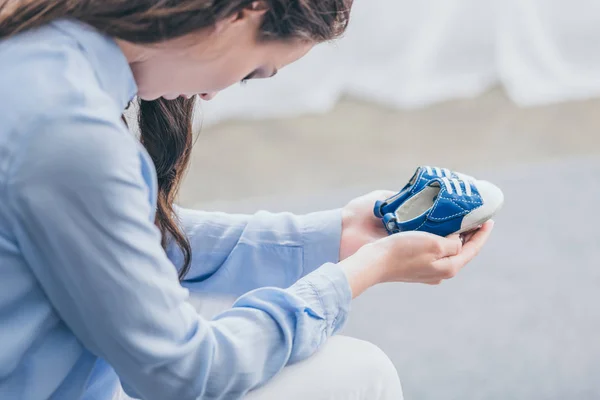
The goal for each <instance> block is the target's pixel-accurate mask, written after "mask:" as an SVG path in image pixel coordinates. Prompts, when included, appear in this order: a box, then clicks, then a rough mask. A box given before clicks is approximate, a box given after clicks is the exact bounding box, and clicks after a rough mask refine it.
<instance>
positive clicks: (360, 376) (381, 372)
mask: <svg viewBox="0 0 600 400" xmlns="http://www.w3.org/2000/svg"><path fill="white" fill-rule="evenodd" d="M341 338H342V341H344V342H345V343H342V344H343V346H344V347H346V348H347V351H349V352H350V354H351V357H352V358H353V359H355V360H357V363H350V364H354V365H353V367H354V373H353V379H355V380H354V381H353V382H354V384H357V383H358V382H361V384H360V385H359V386H361V391H362V390H364V391H365V393H368V394H369V396H367V397H364V398H369V399H371V398H372V399H378V400H401V399H402V386H401V383H400V378H399V376H398V371H397V370H396V368H395V367H394V364H393V363H392V361H391V360H390V358H389V357H388V356H387V354H385V353H384V352H383V350H381V349H380V348H379V347H378V346H376V345H374V344H373V343H370V342H367V341H364V340H359V339H354V338H348V337H341Z"/></svg>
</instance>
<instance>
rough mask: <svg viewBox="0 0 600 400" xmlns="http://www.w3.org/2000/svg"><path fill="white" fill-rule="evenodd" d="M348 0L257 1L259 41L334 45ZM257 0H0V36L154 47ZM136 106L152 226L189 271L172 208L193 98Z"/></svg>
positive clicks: (187, 250) (185, 157)
mask: <svg viewBox="0 0 600 400" xmlns="http://www.w3.org/2000/svg"><path fill="white" fill-rule="evenodd" d="M352 1H353V0H260V3H262V5H264V8H265V9H266V12H265V14H264V19H263V22H262V24H261V27H260V29H259V32H258V35H259V39H261V40H289V39H300V40H306V41H310V42H313V43H320V42H325V41H329V40H333V39H335V38H337V37H339V36H340V35H341V34H342V33H343V32H344V31H345V29H346V27H347V24H348V21H349V18H350V8H351V6H352ZM253 3H256V0H255V1H253V0H135V1H134V0H54V1H51V0H0V39H4V38H7V37H9V36H11V35H15V34H18V33H19V32H22V31H25V30H29V29H32V28H36V27H39V26H42V25H44V24H47V23H49V22H52V21H54V20H57V19H75V20H78V21H80V22H83V23H86V24H88V25H91V26H92V27H94V28H95V29H97V30H98V31H100V32H102V33H104V34H106V35H109V36H111V37H115V38H118V39H121V40H125V41H128V42H132V43H138V44H149V43H158V42H162V41H165V40H169V39H175V38H177V37H180V36H183V35H187V34H189V33H193V32H196V31H199V30H202V29H205V28H210V27H211V26H213V25H214V24H215V23H216V22H217V21H220V20H222V19H224V18H228V17H230V16H233V15H235V14H236V13H239V12H241V11H242V10H243V9H245V8H247V7H250V6H251V5H252V4H253ZM138 102H139V113H138V120H137V122H138V125H139V132H140V134H141V142H142V144H143V145H144V146H145V148H146V149H147V150H148V152H149V154H150V156H151V157H152V160H153V161H154V165H155V167H156V172H157V176H158V191H159V192H158V207H157V212H156V221H155V223H156V225H157V226H158V228H159V229H160V231H161V233H162V245H163V247H166V245H167V242H168V241H169V240H170V238H171V239H172V240H174V241H175V242H176V243H177V245H178V246H179V248H180V249H181V251H182V253H183V256H184V263H183V265H182V268H181V269H180V271H179V277H180V279H183V277H184V276H185V275H186V273H187V271H188V270H189V268H190V262H191V256H192V254H191V247H190V243H189V241H188V239H187V238H186V236H185V234H184V233H183V232H182V230H181V228H180V227H179V224H178V221H177V216H176V214H175V212H174V210H173V203H174V201H175V198H176V196H177V192H178V189H179V187H180V184H181V180H182V177H183V175H184V173H185V170H186V169H187V166H188V164H189V160H190V154H191V149H192V145H193V134H192V119H193V114H194V109H195V99H183V98H179V99H176V100H165V99H162V98H161V99H158V100H154V101H143V100H138Z"/></svg>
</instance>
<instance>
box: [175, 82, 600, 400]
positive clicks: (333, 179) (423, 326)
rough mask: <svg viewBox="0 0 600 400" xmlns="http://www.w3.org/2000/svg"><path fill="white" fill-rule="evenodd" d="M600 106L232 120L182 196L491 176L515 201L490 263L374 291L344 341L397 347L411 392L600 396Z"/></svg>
mask: <svg viewBox="0 0 600 400" xmlns="http://www.w3.org/2000/svg"><path fill="white" fill-rule="evenodd" d="M599 111H600V101H588V102H580V103H569V104H562V105H553V106H549V107H540V108H537V109H528V110H521V109H518V108H516V107H514V106H513V105H512V104H510V102H508V100H507V99H506V98H505V97H504V95H503V93H502V92H501V91H499V90H494V91H491V92H490V93H488V94H486V95H485V96H483V97H481V98H478V99H473V100H465V101H456V102H449V103H445V104H441V105H438V106H434V107H431V108H428V109H426V110H419V111H413V112H398V111H393V110H388V109H385V108H382V107H377V106H375V105H368V104H362V103H357V102H352V101H348V100H347V101H344V102H343V103H342V104H341V105H340V106H339V107H337V109H336V110H334V112H332V113H331V114H328V115H325V116H312V117H303V118H298V119H292V120H280V121H265V122H261V123H256V122H254V123H244V122H235V123H227V124H223V125H220V126H217V127H213V128H210V129H206V130H204V131H203V132H202V134H201V136H200V138H199V140H198V144H197V149H196V150H195V154H194V163H193V166H192V170H191V172H190V174H189V175H188V178H187V181H186V182H185V187H184V190H183V192H182V196H181V203H182V204H184V205H186V206H193V207H197V208H203V209H215V210H223V211H229V212H252V211H255V210H257V209H261V208H262V209H269V210H272V211H282V210H288V211H293V212H298V213H302V212H308V211H312V210H316V209H325V208H331V207H337V206H340V205H342V204H344V203H345V201H347V200H348V199H349V198H351V197H353V196H355V195H358V194H360V193H363V192H366V191H368V190H372V189H375V188H389V189H396V188H399V187H400V186H401V185H403V184H404V181H405V180H406V179H407V178H408V175H410V173H411V172H412V169H413V168H414V166H416V165H418V164H421V163H432V164H436V165H438V164H439V165H443V166H450V167H452V168H456V169H460V170H462V171H464V172H467V173H471V174H474V175H477V176H480V177H485V178H487V179H490V180H492V181H493V182H495V183H496V184H497V185H499V186H500V187H501V188H502V189H503V190H504V192H505V195H506V205H505V207H504V209H503V210H502V212H501V213H500V214H499V215H498V216H497V218H496V221H497V224H496V229H495V232H494V234H493V236H492V239H491V240H490V243H489V244H488V246H486V248H485V249H484V251H483V252H482V253H481V254H480V256H479V257H478V258H477V260H476V261H475V262H473V263H472V264H471V265H469V267H468V268H467V269H466V270H464V271H463V272H462V273H461V274H460V275H459V276H458V277H457V278H455V279H453V280H451V281H448V282H446V283H444V284H443V285H441V286H439V287H427V286H421V285H405V284H387V285H382V286H379V287H376V288H373V289H371V290H369V291H368V292H367V293H366V294H364V295H363V296H361V298H359V299H357V300H356V301H355V302H354V303H353V311H352V314H351V317H350V320H349V322H348V324H347V326H346V328H345V330H344V332H343V333H344V334H346V335H350V336H355V337H359V338H363V339H367V340H370V341H372V342H373V343H375V344H377V345H379V346H380V347H381V348H382V349H384V350H385V351H386V353H387V354H388V355H389V356H390V358H391V359H392V360H393V362H394V363H395V365H396V367H397V369H398V371H399V373H400V376H401V379H402V381H403V384H404V389H405V395H406V398H407V399H582V400H584V399H600V334H599V330H600V262H599V261H598V258H599V256H600V233H599V232H598V227H600V212H597V205H598V204H599V200H600V180H599V178H598V176H600V146H599V145H600V135H598V131H600V117H599V116H600V113H599Z"/></svg>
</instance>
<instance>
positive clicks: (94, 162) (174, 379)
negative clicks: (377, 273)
mask: <svg viewBox="0 0 600 400" xmlns="http://www.w3.org/2000/svg"><path fill="white" fill-rule="evenodd" d="M136 91H137V87H136V84H135V81H134V78H133V75H132V73H131V70H130V68H129V65H128V63H127V60H126V59H125V57H124V55H123V54H122V52H121V51H120V49H119V47H118V46H117V45H116V43H115V42H114V40H112V39H111V38H109V37H106V36H104V35H102V34H100V33H98V32H97V31H95V30H93V29H91V28H90V27H88V26H85V25H83V24H80V23H78V22H74V21H66V20H62V21H57V22H54V23H52V24H49V25H46V26H44V27H42V28H40V29H36V30H32V31H27V32H25V33H21V34H18V35H16V36H13V37H11V38H8V39H5V40H3V41H0V93H1V96H0V110H1V111H0V112H1V122H0V398H2V399H22V400H39V399H60V400H68V399H80V398H86V399H101V400H107V399H109V398H110V397H111V394H112V393H113V391H114V389H115V387H116V385H117V383H118V380H117V377H118V379H120V381H121V383H122V385H123V387H124V389H125V391H126V392H127V393H128V394H129V395H130V396H132V397H138V398H143V399H160V400H164V399H178V400H185V399H196V398H198V397H202V398H207V399H235V398H238V397H241V396H242V395H243V394H245V393H246V392H247V391H249V390H251V389H253V388H256V387H258V386H260V385H262V384H263V383H265V382H266V381H267V380H269V379H270V378H271V377H273V376H274V375H275V374H277V373H278V371H280V370H281V369H282V368H283V367H284V366H286V365H288V364H290V363H294V362H297V361H299V360H302V359H305V358H307V357H309V356H310V355H311V354H313V353H314V352H315V351H316V350H317V349H318V348H319V346H320V345H321V344H323V343H324V342H325V341H326V339H327V338H328V337H329V336H331V335H333V334H335V333H336V332H337V331H338V330H339V329H340V328H341V327H342V326H343V324H344V322H345V320H346V317H347V313H348V309H349V304H350V299H351V291H350V287H349V284H348V281H347V279H346V277H345V275H344V273H343V272H342V271H341V269H340V268H339V266H338V265H337V264H336V263H337V261H338V254H339V241H340V232H341V217H340V212H339V210H332V211H324V212H318V213H312V214H308V215H303V216H296V215H292V214H289V213H280V214H272V213H267V212H259V213H256V214H254V215H229V214H222V213H207V212H200V211H193V210H186V209H180V208H178V209H177V212H178V216H179V218H180V220H181V223H182V226H183V229H184V230H185V232H186V234H187V235H188V237H189V239H190V241H191V244H192V249H193V260H192V266H191V271H190V272H189V274H188V275H187V277H186V280H185V281H184V282H181V283H180V282H179V280H178V277H177V269H178V268H179V267H180V266H181V262H182V256H181V253H180V252H179V251H178V250H177V247H176V246H173V245H169V248H168V249H167V251H164V250H163V248H162V247H161V244H160V239H161V235H160V233H159V231H158V229H157V228H156V226H155V225H154V223H153V220H154V215H155V207H156V196H157V183H156V172H155V169H154V166H153V164H152V161H151V159H150V158H149V156H148V154H147V152H146V151H145V149H144V148H143V147H142V146H141V145H140V143H139V142H138V141H137V140H136V138H135V137H134V136H133V135H132V134H130V132H129V131H128V130H127V129H126V127H125V125H124V124H123V123H122V121H121V120H120V116H121V114H122V112H123V109H124V108H125V107H126V105H127V104H128V103H129V102H130V101H131V100H132V99H133V98H134V96H135V94H136ZM190 290H192V291H202V292H207V293H228V294H234V295H236V296H240V297H238V299H237V301H236V302H235V304H234V306H233V307H232V308H231V309H229V310H227V311H225V312H223V313H221V314H220V315H218V316H216V317H215V318H214V319H212V320H207V319H204V318H202V317H201V316H199V315H198V314H197V312H196V310H195V309H194V308H193V307H192V305H191V304H190V302H189V293H190V292H189V291H190Z"/></svg>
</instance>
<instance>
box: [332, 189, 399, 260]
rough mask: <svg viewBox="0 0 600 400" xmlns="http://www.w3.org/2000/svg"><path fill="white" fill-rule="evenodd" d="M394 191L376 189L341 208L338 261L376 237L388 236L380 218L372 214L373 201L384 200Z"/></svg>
mask: <svg viewBox="0 0 600 400" xmlns="http://www.w3.org/2000/svg"><path fill="white" fill-rule="evenodd" d="M394 193H395V192H391V191H386V190H377V191H374V192H371V193H368V194H366V195H364V196H360V197H357V198H356V199H354V200H352V201H350V202H349V203H348V204H347V205H346V206H345V207H344V208H343V209H342V239H341V242H340V261H341V260H343V259H345V258H347V257H349V256H351V255H352V254H354V253H356V251H357V250H358V249H360V248H361V247H362V246H364V245H365V244H368V243H372V242H374V241H376V240H377V239H381V238H384V237H386V236H388V233H387V231H386V230H385V228H384V227H383V223H382V222H381V220H380V219H378V218H377V217H375V215H374V214H373V207H374V206H375V201H377V200H385V199H387V198H389V197H391V196H393V195H394Z"/></svg>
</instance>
